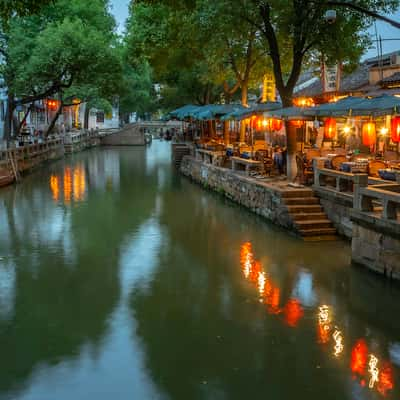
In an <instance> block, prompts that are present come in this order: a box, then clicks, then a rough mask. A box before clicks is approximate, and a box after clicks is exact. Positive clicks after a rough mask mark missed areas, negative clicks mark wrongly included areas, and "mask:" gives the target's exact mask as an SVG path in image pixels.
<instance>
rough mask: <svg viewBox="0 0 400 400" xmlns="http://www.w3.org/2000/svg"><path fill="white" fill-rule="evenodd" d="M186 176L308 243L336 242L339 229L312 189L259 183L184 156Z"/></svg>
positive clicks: (182, 166)
mask: <svg viewBox="0 0 400 400" xmlns="http://www.w3.org/2000/svg"><path fill="white" fill-rule="evenodd" d="M180 171H181V172H182V174H184V175H185V176H187V177H189V178H191V179H193V180H194V181H196V182H198V183H200V184H202V185H203V186H204V187H206V188H209V189H212V190H214V191H216V192H218V193H220V194H222V195H224V196H225V197H227V198H229V199H231V200H232V201H234V202H236V203H238V204H240V205H242V206H244V207H246V208H248V209H249V210H251V211H252V212H254V213H256V214H258V215H260V216H262V217H264V218H265V219H267V220H269V221H271V222H273V223H274V224H276V225H278V226H281V227H283V228H286V229H288V230H289V231H291V232H293V233H295V234H297V235H299V236H302V237H304V238H305V239H307V240H331V239H336V235H335V234H336V230H335V229H334V228H333V227H332V224H331V222H330V221H329V220H328V219H327V217H326V215H325V213H324V212H323V210H322V208H321V206H320V204H319V200H318V199H317V198H316V197H315V196H314V193H313V191H312V190H311V189H308V188H294V187H289V186H287V184H286V183H283V182H281V184H279V183H277V182H275V183H267V182H263V181H258V180H256V179H253V178H251V177H247V176H245V175H242V174H239V173H237V172H234V171H231V170H229V169H226V168H221V167H218V166H215V165H211V164H205V163H203V162H201V161H199V160H196V159H194V158H193V157H191V156H185V157H184V158H183V160H182V162H181V167H180Z"/></svg>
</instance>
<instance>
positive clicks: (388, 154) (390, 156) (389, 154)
mask: <svg viewBox="0 0 400 400" xmlns="http://www.w3.org/2000/svg"><path fill="white" fill-rule="evenodd" d="M384 159H385V160H387V161H395V160H398V159H399V155H398V154H397V153H396V152H395V151H385V154H384Z"/></svg>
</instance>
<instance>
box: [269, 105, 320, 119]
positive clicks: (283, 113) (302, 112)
mask: <svg viewBox="0 0 400 400" xmlns="http://www.w3.org/2000/svg"><path fill="white" fill-rule="evenodd" d="M312 108H313V107H286V108H281V109H280V110H272V111H268V112H265V113H264V117H266V118H277V119H284V120H288V121H292V120H312V119H313V118H312V117H311V115H308V114H307V112H308V111H309V110H311V109H312Z"/></svg>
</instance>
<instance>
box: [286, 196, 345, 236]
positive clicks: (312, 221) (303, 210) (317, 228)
mask: <svg viewBox="0 0 400 400" xmlns="http://www.w3.org/2000/svg"><path fill="white" fill-rule="evenodd" d="M282 197H283V201H284V203H285V204H286V207H287V209H288V211H289V215H290V216H291V217H292V220H293V226H294V229H295V231H296V232H297V233H298V234H299V235H300V236H302V237H303V238H304V240H307V241H319V240H321V241H322V240H336V239H337V236H336V233H337V232H336V229H335V228H334V227H333V224H332V222H331V221H330V220H329V219H328V217H327V215H326V214H325V212H324V210H323V209H322V207H321V205H320V201H319V199H318V197H316V196H315V195H314V192H313V191H312V190H311V189H299V190H295V191H290V192H287V193H283V194H282Z"/></svg>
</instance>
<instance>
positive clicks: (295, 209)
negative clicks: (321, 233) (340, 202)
mask: <svg viewBox="0 0 400 400" xmlns="http://www.w3.org/2000/svg"><path fill="white" fill-rule="evenodd" d="M287 209H288V210H289V214H298V213H304V214H308V213H321V212H322V207H321V205H319V204H315V205H310V206H309V205H298V206H287Z"/></svg>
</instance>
